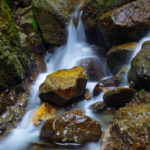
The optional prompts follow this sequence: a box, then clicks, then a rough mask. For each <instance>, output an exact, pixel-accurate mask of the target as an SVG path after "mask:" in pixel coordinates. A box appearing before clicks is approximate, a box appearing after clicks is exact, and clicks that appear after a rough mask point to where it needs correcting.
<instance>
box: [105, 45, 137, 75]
mask: <svg viewBox="0 0 150 150" xmlns="http://www.w3.org/2000/svg"><path fill="white" fill-rule="evenodd" d="M136 47H137V43H136V42H132V43H126V44H122V45H118V46H115V47H113V48H111V49H110V50H109V51H108V53H107V66H108V68H109V70H110V71H111V72H112V73H113V74H116V73H117V72H118V71H119V70H120V69H121V68H122V67H123V66H124V65H127V64H128V63H129V60H130V57H131V55H132V54H133V52H134V50H135V49H136Z"/></svg>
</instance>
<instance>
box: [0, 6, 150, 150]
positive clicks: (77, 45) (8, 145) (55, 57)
mask: <svg viewBox="0 0 150 150" xmlns="http://www.w3.org/2000/svg"><path fill="white" fill-rule="evenodd" d="M81 17H82V11H80V10H79V7H78V8H77V9H76V11H75V12H74V14H73V17H72V19H71V20H70V24H69V25H68V27H67V31H68V36H67V42H66V44H65V45H63V46H61V47H59V48H56V49H55V53H53V54H49V53H48V54H47V55H46V56H45V64H46V72H45V73H41V74H39V75H38V77H37V79H36V81H35V82H34V84H33V85H32V87H31V90H30V97H29V103H28V107H27V111H26V114H25V116H24V117H23V119H22V121H21V122H20V124H18V126H17V128H16V129H14V130H13V131H12V132H11V133H10V135H8V137H6V138H5V139H4V140H2V141H1V142H0V150H23V149H24V148H25V147H27V146H28V145H29V144H30V143H32V142H34V141H37V140H38V136H39V132H40V129H39V128H36V127H34V126H33V124H32V122H31V118H32V115H33V112H34V111H35V110H36V108H37V107H38V106H39V105H40V100H39V97H38V95H39V93H38V90H39V86H40V84H41V83H42V82H44V80H45V79H46V76H47V75H48V74H49V73H52V72H55V71H57V70H60V69H69V68H72V67H74V66H76V65H79V62H80V60H83V59H88V58H92V59H96V60H97V62H98V64H97V65H98V66H102V65H103V68H102V70H103V72H104V74H105V77H106V76H107V75H108V74H107V71H106V70H105V68H106V67H105V66H104V63H103V62H102V61H101V59H100V58H99V57H98V56H97V54H96V53H95V52H94V50H93V48H92V46H91V45H89V44H88V43H87V42H86V35H85V32H84V26H83V23H82V19H81ZM77 18H78V25H77V26H75V25H74V23H73V22H74V19H77ZM146 40H150V37H146V38H144V39H142V41H140V43H139V45H138V47H137V50H136V53H137V52H138V51H139V50H140V49H141V45H142V43H143V42H144V41H146ZM136 53H134V55H133V57H134V56H135V55H136ZM133 57H132V58H133ZM95 84H96V82H92V81H89V82H88V83H87V88H88V89H89V90H90V92H91V93H92V91H93V88H94V86H95ZM102 96H103V94H100V95H98V96H97V97H94V98H92V100H90V101H87V100H83V101H81V102H79V103H78V104H77V105H76V106H75V107H74V108H82V109H84V110H85V113H86V115H88V116H90V117H92V118H93V119H95V120H97V121H99V122H100V123H101V125H102V128H105V126H106V123H107V121H108V120H110V119H111V116H107V117H106V118H103V117H102V116H96V115H94V114H93V113H92V112H91V110H90V109H89V105H90V104H92V103H95V102H97V101H101V100H102ZM64 111H65V110H63V109H62V110H60V112H64ZM99 143H100V142H97V143H90V144H88V145H87V146H86V148H85V149H86V150H88V149H89V150H91V149H93V150H99V148H100V144H99Z"/></svg>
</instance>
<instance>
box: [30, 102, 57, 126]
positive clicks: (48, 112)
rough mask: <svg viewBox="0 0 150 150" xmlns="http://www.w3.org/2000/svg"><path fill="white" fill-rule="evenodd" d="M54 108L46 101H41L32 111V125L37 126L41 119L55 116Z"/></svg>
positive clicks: (44, 119)
mask: <svg viewBox="0 0 150 150" xmlns="http://www.w3.org/2000/svg"><path fill="white" fill-rule="evenodd" d="M55 113H56V109H55V108H54V107H52V106H51V105H49V104H48V103H43V104H42V105H41V106H40V107H39V108H38V109H37V110H36V111H35V113H34V115H33V118H32V122H33V124H34V125H36V126H39V125H40V124H41V122H42V121H46V120H47V119H50V118H53V117H54V116H55Z"/></svg>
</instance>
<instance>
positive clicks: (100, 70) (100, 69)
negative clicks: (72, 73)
mask: <svg viewBox="0 0 150 150" xmlns="http://www.w3.org/2000/svg"><path fill="white" fill-rule="evenodd" d="M76 63H77V65H79V66H82V67H83V68H84V69H86V71H87V75H88V79H89V80H90V81H97V80H99V79H101V78H102V77H104V76H105V74H106V71H105V70H106V67H105V60H103V58H101V59H99V58H98V57H88V58H83V59H81V60H79V61H77V62H76Z"/></svg>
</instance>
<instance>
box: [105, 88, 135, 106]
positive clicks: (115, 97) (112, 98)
mask: <svg viewBox="0 0 150 150" xmlns="http://www.w3.org/2000/svg"><path fill="white" fill-rule="evenodd" d="M134 94H135V90H133V89H131V88H126V87H119V88H116V89H113V90H109V91H107V92H105V93H104V96H103V99H104V102H105V103H106V104H107V105H108V106H112V107H115V108H118V107H123V106H125V104H126V103H129V102H130V101H131V100H132V98H133V96H134Z"/></svg>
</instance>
